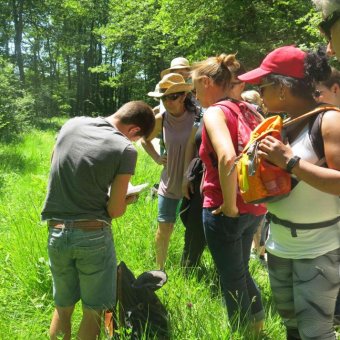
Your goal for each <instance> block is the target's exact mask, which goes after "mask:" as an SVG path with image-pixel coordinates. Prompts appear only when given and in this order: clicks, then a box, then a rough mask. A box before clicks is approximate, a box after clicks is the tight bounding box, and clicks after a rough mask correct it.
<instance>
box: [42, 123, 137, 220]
mask: <svg viewBox="0 0 340 340" xmlns="http://www.w3.org/2000/svg"><path fill="white" fill-rule="evenodd" d="M136 160H137V151H136V149H135V148H134V147H133V145H132V143H131V142H130V141H129V139H128V138H127V137H126V136H124V135H123V134H122V133H121V132H119V131H118V130H117V129H115V128H114V127H113V126H112V125H111V124H110V123H108V122H107V121H106V120H105V119H104V118H101V117H98V118H90V117H77V118H73V119H70V120H69V121H68V122H67V123H66V124H65V125H64V126H63V127H62V128H61V130H60V133H59V135H58V138H57V142H56V145H55V148H54V154H53V159H52V164H51V172H50V177H49V183H48V191H47V197H46V201H45V205H44V208H43V211H42V214H41V215H42V219H43V220H48V219H61V220H83V219H85V220H94V219H97V220H98V219H99V220H106V221H110V220H111V219H110V216H109V215H108V212H107V210H106V206H107V201H108V199H109V195H108V191H109V189H110V185H111V183H112V182H113V180H114V178H115V176H116V175H119V174H131V175H133V174H134V170H135V166H136Z"/></svg>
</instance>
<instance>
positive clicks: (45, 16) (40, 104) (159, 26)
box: [0, 0, 336, 340]
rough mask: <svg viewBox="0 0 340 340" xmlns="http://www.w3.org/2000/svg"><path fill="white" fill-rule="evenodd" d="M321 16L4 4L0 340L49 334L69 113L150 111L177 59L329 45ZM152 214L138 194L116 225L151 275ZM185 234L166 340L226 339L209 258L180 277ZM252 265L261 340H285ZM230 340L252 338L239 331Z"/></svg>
mask: <svg viewBox="0 0 340 340" xmlns="http://www.w3.org/2000/svg"><path fill="white" fill-rule="evenodd" d="M319 21H320V15H319V14H318V13H316V11H315V10H314V9H313V8H312V4H311V1H309V0H289V1H288V0H287V1H284V0H261V1H260V0H209V1H203V0H185V1H179V0H167V1H165V0H139V1H131V0H120V1H118V0H79V1H77V0H1V1H0V263H1V265H0V301H1V302H0V339H1V340H3V339H5V340H7V339H46V338H47V337H48V325H49V321H50V317H51V313H52V310H53V308H54V306H53V299H52V283H51V274H50V270H49V266H48V260H47V252H46V237H47V235H46V234H47V231H46V225H45V224H44V223H42V222H41V221H40V211H41V206H42V204H43V200H44V197H45V192H46V183H47V177H48V173H49V163H50V154H51V150H52V148H53V144H54V141H55V135H56V133H57V131H58V129H59V128H60V126H61V125H62V123H63V122H64V121H65V120H66V119H67V118H69V117H73V116H80V115H88V116H98V115H102V116H105V115H109V114H111V113H113V112H115V110H116V109H117V108H118V107H120V106H121V105H122V104H123V103H125V102H127V101H129V100H145V101H147V102H148V103H149V104H151V105H155V104H156V103H155V102H154V101H153V100H152V99H150V98H148V97H147V96H146V93H147V92H149V91H151V90H153V89H154V87H155V84H156V83H157V82H158V81H159V76H160V71H161V70H163V69H165V68H168V67H169V64H170V61H171V60H172V59H173V58H175V57H179V56H183V57H186V58H188V59H189V61H190V62H191V63H192V62H195V61H200V60H202V59H204V58H206V57H208V56H213V55H217V54H220V53H235V52H237V53H238V58H239V59H240V60H241V61H242V62H243V63H244V65H245V66H246V68H248V69H250V68H252V67H256V66H257V65H258V64H259V63H260V61H261V60H262V58H263V57H264V56H265V55H266V54H267V53H268V52H269V51H271V50H272V49H274V48H275V47H279V46H282V45H287V44H296V45H297V46H300V47H302V48H315V47H317V46H318V45H319V44H321V45H324V44H325V41H324V40H323V38H322V37H321V36H320V33H319V31H318V29H317V23H318V22H319ZM334 65H336V62H335V64H334ZM139 151H140V152H139V160H138V166H137V173H136V175H135V176H134V178H133V183H134V184H138V183H142V182H149V183H150V184H153V183H156V182H157V181H158V179H159V172H160V168H159V167H158V166H157V165H156V164H153V163H152V162H151V161H150V158H149V157H148V156H147V155H146V154H145V153H143V152H142V151H141V150H139ZM156 214H157V200H154V199H152V198H151V197H150V195H149V194H147V193H144V194H143V195H141V197H140V199H139V201H138V202H137V203H136V204H135V205H133V207H129V208H128V211H127V213H126V214H125V215H124V216H123V217H122V218H121V219H118V220H115V221H114V222H113V230H114V235H115V244H116V249H117V255H118V259H119V260H121V259H123V260H124V261H126V262H127V264H128V265H129V267H130V268H131V269H132V270H133V272H134V273H135V274H140V273H141V272H142V271H144V270H148V269H153V268H154V263H155V260H154V245H153V238H154V233H155V230H156V227H157V226H156V218H155V217H156ZM183 233H184V229H183V227H182V226H181V224H180V223H178V224H177V225H176V232H175V233H174V236H173V238H172V240H171V244H170V249H169V259H168V262H167V273H168V275H169V282H168V284H167V285H166V286H165V287H164V288H162V289H161V290H160V296H161V299H162V301H163V303H164V304H165V305H166V307H167V309H168V310H169V313H170V315H171V325H172V330H171V335H172V339H229V338H230V337H231V334H230V329H229V330H228V327H227V325H226V320H225V317H224V316H225V308H224V306H223V304H222V303H221V301H222V298H221V296H220V293H219V288H218V280H217V279H216V275H215V272H214V265H213V264H212V260H211V257H210V254H209V252H207V251H206V252H205V253H204V255H203V259H202V264H201V268H200V270H201V272H200V271H197V272H194V273H193V274H192V276H189V277H185V276H183V271H182V270H181V268H179V262H180V257H181V253H182V249H183ZM251 270H252V272H253V273H254V275H255V278H256V281H257V282H258V284H259V286H260V287H261V290H262V296H263V300H264V303H265V310H266V332H267V334H268V339H275V340H281V339H284V338H285V335H284V330H283V327H282V325H281V322H280V318H279V317H278V315H277V313H276V312H275V307H274V306H273V305H272V299H271V291H270V287H269V283H268V276H267V272H266V270H265V268H263V267H262V266H261V265H260V264H259V263H258V262H256V261H255V260H252V261H251ZM76 312H77V313H76V316H75V322H77V321H78V322H79V318H80V315H81V313H80V310H79V309H78V310H77V311H76ZM232 336H233V339H235V340H239V339H246V340H248V339H250V337H249V335H248V334H247V333H245V331H244V330H242V329H240V330H239V332H238V334H236V335H235V334H233V335H232ZM127 338H128V337H127Z"/></svg>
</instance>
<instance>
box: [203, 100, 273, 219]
mask: <svg viewBox="0 0 340 340" xmlns="http://www.w3.org/2000/svg"><path fill="white" fill-rule="evenodd" d="M213 106H217V107H219V108H220V109H221V110H222V111H223V112H224V115H225V117H226V120H227V126H228V129H229V133H230V136H231V139H232V142H233V145H234V148H235V150H236V154H239V153H240V152H241V151H242V150H243V148H244V147H245V145H246V143H247V141H248V140H249V137H250V132H251V131H252V130H253V129H254V128H255V127H256V126H257V125H258V124H259V122H260V118H259V117H258V116H256V115H255V114H254V113H253V112H252V111H251V110H250V108H249V106H248V105H247V104H246V103H244V102H239V101H231V100H224V101H221V102H218V103H216V104H214V105H213ZM199 155H200V158H201V159H202V161H203V163H204V165H205V169H206V171H205V174H204V182H203V196H204V200H203V207H204V208H215V207H219V206H220V205H221V204H222V203H223V196H222V190H221V186H220V180H219V174H218V159H217V155H216V153H215V150H214V149H213V146H212V144H211V142H210V139H209V136H208V133H207V131H206V129H205V127H203V129H202V143H201V147H200V151H199ZM236 202H237V207H238V209H239V212H240V213H241V214H253V215H257V216H258V215H263V214H265V213H266V211H267V209H266V208H265V206H264V205H262V204H248V203H245V202H244V201H243V199H242V197H241V195H240V193H237V198H236Z"/></svg>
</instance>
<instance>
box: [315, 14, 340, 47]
mask: <svg viewBox="0 0 340 340" xmlns="http://www.w3.org/2000/svg"><path fill="white" fill-rule="evenodd" d="M338 19H340V11H335V12H333V13H332V14H330V15H329V16H328V17H327V18H325V19H324V20H323V21H321V22H320V24H319V29H320V31H321V32H322V33H323V34H324V35H325V37H326V39H327V40H328V41H329V40H331V38H332V35H331V28H332V26H333V25H334V24H335V23H336V22H337V21H338Z"/></svg>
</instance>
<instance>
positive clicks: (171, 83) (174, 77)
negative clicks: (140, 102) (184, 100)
mask: <svg viewBox="0 0 340 340" xmlns="http://www.w3.org/2000/svg"><path fill="white" fill-rule="evenodd" d="M192 88H193V87H192V85H191V84H187V83H186V82H185V80H184V78H183V77H182V76H181V75H180V74H178V73H169V74H166V75H165V76H164V77H163V78H162V80H161V81H160V82H159V83H158V84H157V85H156V88H155V91H153V92H149V93H148V96H150V97H154V98H162V97H163V96H166V95H168V94H171V93H178V92H189V91H191V90H192Z"/></svg>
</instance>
